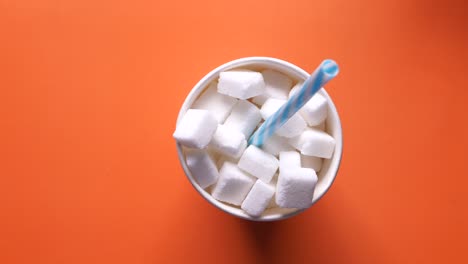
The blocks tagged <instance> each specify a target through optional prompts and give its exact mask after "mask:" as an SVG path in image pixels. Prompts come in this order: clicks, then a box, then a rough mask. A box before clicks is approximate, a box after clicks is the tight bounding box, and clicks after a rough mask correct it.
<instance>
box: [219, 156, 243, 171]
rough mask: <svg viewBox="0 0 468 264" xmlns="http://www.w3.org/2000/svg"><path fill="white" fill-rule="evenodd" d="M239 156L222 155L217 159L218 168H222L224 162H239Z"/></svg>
mask: <svg viewBox="0 0 468 264" xmlns="http://www.w3.org/2000/svg"><path fill="white" fill-rule="evenodd" d="M239 158H240V157H239ZM239 158H233V157H229V156H224V155H220V156H219V158H218V159H217V160H216V167H217V168H218V169H221V168H222V167H223V165H224V162H231V163H234V164H237V163H238V162H239Z"/></svg>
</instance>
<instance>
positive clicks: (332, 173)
mask: <svg viewBox="0 0 468 264" xmlns="http://www.w3.org/2000/svg"><path fill="white" fill-rule="evenodd" d="M240 68H241V69H250V70H263V69H267V68H269V69H273V70H277V71H279V72H282V73H284V74H286V75H288V76H289V77H290V78H291V79H293V80H294V81H295V82H297V81H304V80H305V79H307V78H308V77H309V74H308V73H307V72H306V71H304V70H303V69H301V68H299V67H297V66H296V65H294V64H291V63H289V62H286V61H283V60H279V59H275V58H269V57H248V58H242V59H237V60H233V61H230V62H228V63H225V64H223V65H221V66H219V67H218V68H216V69H214V70H212V71H211V72H210V73H208V74H207V75H206V76H205V77H203V78H202V79H201V80H200V81H199V82H198V83H197V84H196V85H195V87H193V89H192V90H191V91H190V93H189V94H188V96H187V98H186V99H185V101H184V103H183V105H182V108H181V109H180V112H179V116H178V117H177V123H179V122H180V120H181V119H182V117H183V116H184V114H185V112H186V111H187V110H188V109H190V107H191V106H192V104H193V103H194V102H195V100H196V99H197V98H198V96H199V95H200V94H201V93H202V92H203V90H204V89H205V88H207V87H208V85H209V84H210V83H211V82H212V81H214V80H217V79H218V77H219V73H220V72H223V71H227V70H232V69H240ZM319 93H321V94H322V95H323V96H325V98H327V100H328V116H327V119H326V121H325V122H326V123H325V124H326V125H325V126H326V131H327V133H328V134H330V135H331V136H333V138H335V141H336V146H335V152H334V154H333V157H332V158H331V159H324V162H323V164H322V169H321V170H320V172H319V173H317V176H318V182H317V185H316V187H315V192H314V196H313V199H312V204H311V205H313V204H315V203H316V202H317V201H318V200H319V199H320V198H322V196H323V195H324V194H325V193H326V192H327V191H328V189H329V188H330V187H331V185H332V184H333V181H334V180H335V177H336V174H337V173H338V169H339V166H340V162H341V155H342V152H343V139H342V131H341V122H340V117H339V115H338V112H337V111H336V108H335V105H334V104H333V101H332V99H331V98H330V96H328V94H327V92H326V91H325V90H324V89H321V90H320V91H319ZM177 153H178V156H179V160H180V163H181V165H182V168H183V169H184V172H185V175H186V176H187V178H188V179H189V181H190V183H191V184H192V185H193V187H194V188H195V189H196V190H197V191H198V192H199V193H200V194H201V195H202V196H203V197H204V198H205V199H206V200H207V201H208V202H210V203H211V204H212V205H214V206H216V207H217V208H218V209H221V210H223V211H224V212H226V213H229V214H231V215H234V216H237V217H239V218H243V219H247V220H252V221H276V220H282V219H286V218H289V217H291V216H294V215H296V214H298V213H300V212H303V211H304V210H305V209H284V208H271V209H267V210H266V211H265V212H264V213H263V215H262V216H261V217H251V216H249V215H248V214H246V213H245V212H244V211H243V210H242V209H240V208H239V207H236V206H233V205H229V204H226V203H223V202H220V201H218V200H216V199H214V198H213V197H212V196H211V194H210V193H209V192H208V191H207V190H210V189H211V188H208V189H207V190H204V189H202V188H201V187H200V186H198V184H197V183H196V181H195V180H194V178H193V177H192V174H191V173H190V170H189V169H188V167H187V164H186V161H185V155H184V151H183V147H182V145H180V144H179V143H177Z"/></svg>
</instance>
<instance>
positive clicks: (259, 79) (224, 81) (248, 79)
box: [218, 71, 265, 99]
mask: <svg viewBox="0 0 468 264" xmlns="http://www.w3.org/2000/svg"><path fill="white" fill-rule="evenodd" d="M264 91H265V82H264V80H263V75H262V74H261V73H259V72H251V71H226V72H221V73H220V74H219V82H218V92H219V93H222V94H225V95H229V96H232V97H235V98H239V99H248V98H251V97H254V96H257V95H259V94H262V93H263V92H264Z"/></svg>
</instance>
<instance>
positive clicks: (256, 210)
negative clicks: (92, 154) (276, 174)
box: [241, 180, 275, 217]
mask: <svg viewBox="0 0 468 264" xmlns="http://www.w3.org/2000/svg"><path fill="white" fill-rule="evenodd" d="M274 194H275V188H274V187H273V186H271V185H270V184H268V183H265V182H263V181H261V180H257V181H256V182H255V184H254V186H253V187H252V189H251V190H250V192H249V193H248V194H247V197H245V200H244V202H242V206H241V208H242V210H244V211H245V212H246V213H247V214H249V215H251V216H253V217H259V216H260V215H262V213H263V211H265V209H266V208H267V206H268V204H269V203H270V200H271V198H273V195H274Z"/></svg>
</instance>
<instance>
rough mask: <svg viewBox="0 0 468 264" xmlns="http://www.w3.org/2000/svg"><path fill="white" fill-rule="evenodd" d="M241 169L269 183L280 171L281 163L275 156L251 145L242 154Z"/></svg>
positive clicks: (239, 164)
mask: <svg viewBox="0 0 468 264" xmlns="http://www.w3.org/2000/svg"><path fill="white" fill-rule="evenodd" d="M238 166H239V168H241V169H242V170H244V171H246V172H248V173H250V174H252V175H253V176H255V177H257V178H259V179H261V180H262V181H264V182H266V183H268V182H270V180H271V178H273V175H275V172H276V171H277V170H278V166H279V162H278V159H276V158H275V156H273V155H271V154H270V153H268V152H265V151H263V150H261V149H259V148H257V147H256V146H254V145H250V146H248V147H247V149H246V150H245V151H244V153H243V154H242V156H241V158H240V160H239V163H238Z"/></svg>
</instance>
